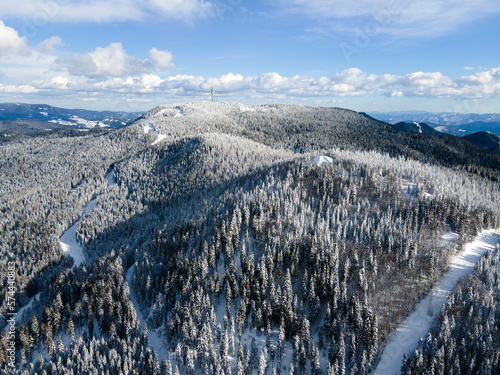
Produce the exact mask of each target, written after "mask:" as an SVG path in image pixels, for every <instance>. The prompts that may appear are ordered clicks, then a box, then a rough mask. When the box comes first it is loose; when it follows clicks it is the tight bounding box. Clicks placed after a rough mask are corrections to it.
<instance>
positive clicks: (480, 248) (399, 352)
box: [374, 230, 500, 375]
mask: <svg viewBox="0 0 500 375" xmlns="http://www.w3.org/2000/svg"><path fill="white" fill-rule="evenodd" d="M499 241H500V230H486V231H483V232H481V233H480V234H479V235H478V236H477V237H476V239H475V240H474V241H472V242H469V243H468V244H466V245H465V246H464V248H463V251H462V252H460V253H459V254H456V255H454V256H453V257H452V259H451V261H450V270H449V271H448V272H447V273H446V274H445V275H444V276H443V278H442V279H441V280H440V281H439V283H437V284H436V286H435V287H434V289H433V290H432V292H431V293H430V294H429V295H428V296H427V297H426V298H424V299H423V300H422V301H420V303H418V304H417V306H416V307H415V310H414V311H413V312H412V313H411V314H410V315H409V316H408V317H407V318H406V319H405V320H404V321H403V322H402V323H401V324H400V325H399V327H398V328H397V329H396V330H395V332H393V333H392V335H391V336H390V337H389V340H388V342H387V345H386V346H385V348H384V351H383V353H382V357H381V359H380V362H379V365H378V367H377V369H376V370H375V372H374V374H375V375H394V374H399V373H400V369H401V366H402V364H403V357H404V354H405V353H407V354H408V355H411V354H412V353H413V351H414V350H415V349H416V348H417V345H418V341H419V339H420V338H421V337H422V338H423V339H425V337H426V336H427V333H428V332H429V330H430V328H431V325H432V323H433V321H434V319H435V318H436V316H437V315H438V314H439V312H440V311H441V307H442V305H443V304H444V303H446V301H447V300H448V296H449V294H450V292H451V290H452V289H453V288H454V287H455V285H456V283H457V282H458V280H459V279H460V278H462V277H463V276H466V275H468V274H470V273H472V271H473V270H474V266H475V264H476V262H477V261H478V260H479V259H480V258H481V256H482V255H483V254H485V253H486V252H487V251H488V250H494V249H495V246H496V244H497V243H498V242H499Z"/></svg>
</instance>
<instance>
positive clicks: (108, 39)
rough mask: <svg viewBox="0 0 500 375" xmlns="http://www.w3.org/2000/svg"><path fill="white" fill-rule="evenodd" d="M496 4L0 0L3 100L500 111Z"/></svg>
mask: <svg viewBox="0 0 500 375" xmlns="http://www.w3.org/2000/svg"><path fill="white" fill-rule="evenodd" d="M499 35H500V2H499V1H498V0H476V1H470V0H358V1H352V0H268V1H261V0H107V1H106V0H22V1H12V0H0V102H23V103H37V104H49V105H53V106H60V107H66V108H84V109H96V110H123V111H133V112H135V111H146V110H149V109H151V108H153V107H155V106H157V105H161V104H171V103H181V102H190V101H202V100H211V94H210V91H211V88H212V86H213V87H214V89H215V98H216V101H236V102H241V103H243V104H249V105H252V104H263V103H297V104H304V105H312V106H326V107H332V106H335V107H344V108H350V109H353V110H356V111H365V112H368V111H384V112H387V111H401V110H426V111H431V112H465V113H488V112H493V113H498V112H500V48H499V47H500V38H499V37H498V36H499Z"/></svg>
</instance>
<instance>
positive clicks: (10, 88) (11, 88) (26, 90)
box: [0, 84, 38, 94]
mask: <svg viewBox="0 0 500 375" xmlns="http://www.w3.org/2000/svg"><path fill="white" fill-rule="evenodd" d="M0 92H6V93H9V94H12V93H20V94H33V93H36V92H38V89H36V88H35V87H33V86H31V85H17V86H16V85H1V84H0Z"/></svg>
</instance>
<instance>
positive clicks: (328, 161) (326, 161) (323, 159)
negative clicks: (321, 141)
mask: <svg viewBox="0 0 500 375" xmlns="http://www.w3.org/2000/svg"><path fill="white" fill-rule="evenodd" d="M313 161H314V162H315V163H316V165H317V166H318V167H323V166H324V165H332V164H333V159H332V158H331V157H329V156H325V155H321V156H316V157H315V158H314V159H313Z"/></svg>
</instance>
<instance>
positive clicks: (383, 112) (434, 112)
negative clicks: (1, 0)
mask: <svg viewBox="0 0 500 375" xmlns="http://www.w3.org/2000/svg"><path fill="white" fill-rule="evenodd" d="M210 102H211V101H210V100H196V101H184V102H172V103H163V104H157V105H155V106H152V107H150V108H147V109H145V110H138V111H127V110H110V109H93V108H91V107H87V108H85V107H83V106H80V107H61V106H58V105H54V104H49V103H42V102H32V103H29V102H1V103H0V105H2V104H16V105H40V106H50V107H54V108H61V109H68V110H83V111H97V112H127V113H146V112H149V111H150V110H153V109H154V108H156V107H160V106H171V105H172V106H175V105H183V104H188V103H210ZM215 103H235V104H241V105H245V106H259V105H281V104H284V105H299V106H309V107H315V108H341V109H346V110H349V111H354V112H359V113H366V114H370V113H371V114H406V113H408V114H411V113H427V114H444V113H446V114H457V115H489V114H491V115H500V110H499V111H498V112H485V113H479V112H447V111H427V110H423V109H409V110H394V111H363V110H359V111H358V110H355V109H352V108H348V107H342V106H338V105H337V106H335V105H332V106H319V105H309V104H300V103H293V102H273V103H255V104H246V103H242V102H238V101H217V100H216V101H215Z"/></svg>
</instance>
